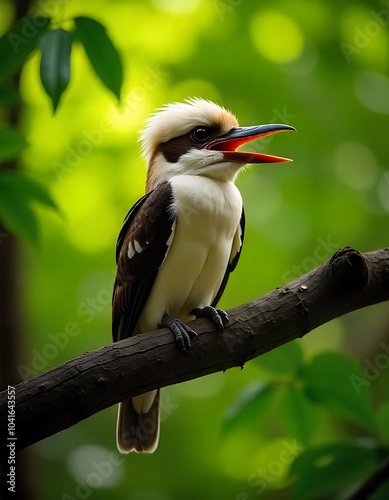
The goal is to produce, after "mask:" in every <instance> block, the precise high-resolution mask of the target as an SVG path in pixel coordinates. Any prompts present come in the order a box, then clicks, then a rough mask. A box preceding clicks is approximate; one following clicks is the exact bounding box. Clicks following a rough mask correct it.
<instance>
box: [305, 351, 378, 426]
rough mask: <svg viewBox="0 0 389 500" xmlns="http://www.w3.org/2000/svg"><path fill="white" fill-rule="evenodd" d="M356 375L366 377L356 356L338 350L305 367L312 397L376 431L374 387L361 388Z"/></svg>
mask: <svg viewBox="0 0 389 500" xmlns="http://www.w3.org/2000/svg"><path fill="white" fill-rule="evenodd" d="M355 377H357V378H361V379H363V373H362V368H361V366H360V365H359V363H357V361H355V360H354V359H352V358H350V357H349V356H346V355H344V354H340V353H335V352H331V353H330V352H328V353H323V354H319V355H318V356H316V357H315V358H314V359H313V360H312V362H311V364H310V365H308V366H307V367H306V369H305V371H304V379H305V384H306V385H305V386H306V393H307V395H308V396H309V397H310V398H311V400H312V401H315V402H317V403H321V404H323V405H325V406H327V407H328V408H329V409H330V410H331V411H333V412H334V413H336V414H337V415H339V416H341V417H345V418H347V419H349V420H352V421H354V422H356V423H358V424H360V425H362V426H364V427H365V428H366V429H368V430H369V431H373V432H375V431H376V430H377V425H376V422H375V419H374V416H373V412H372V406H371V397H370V396H371V395H370V391H368V390H363V391H360V390H358V388H359V386H358V387H356V386H355V383H354V382H355ZM364 389H366V388H365V387H364Z"/></svg>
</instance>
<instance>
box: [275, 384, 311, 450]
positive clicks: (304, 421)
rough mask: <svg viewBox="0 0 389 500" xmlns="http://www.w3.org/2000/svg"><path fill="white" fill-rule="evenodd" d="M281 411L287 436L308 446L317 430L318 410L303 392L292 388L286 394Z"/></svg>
mask: <svg viewBox="0 0 389 500" xmlns="http://www.w3.org/2000/svg"><path fill="white" fill-rule="evenodd" d="M280 410H281V414H280V417H281V421H282V423H283V426H284V429H285V431H286V432H285V434H287V435H290V436H294V437H296V438H297V439H298V440H299V441H300V442H301V443H303V444H304V445H307V444H308V443H309V442H310V440H311V439H312V437H313V434H314V432H315V430H316V428H317V419H318V411H317V408H316V407H315V406H314V405H313V404H312V403H311V401H310V400H309V399H307V397H306V396H305V395H304V393H303V392H302V391H301V390H298V389H294V388H290V389H287V392H285V395H284V397H283V399H282V401H281V408H280Z"/></svg>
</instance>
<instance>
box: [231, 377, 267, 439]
mask: <svg viewBox="0 0 389 500" xmlns="http://www.w3.org/2000/svg"><path fill="white" fill-rule="evenodd" d="M275 392H276V391H275V386H274V385H273V384H269V383H264V382H253V383H251V384H249V385H248V386H247V387H246V389H245V390H243V391H242V393H241V394H240V395H239V397H238V398H237V399H236V401H235V402H234V403H233V404H232V405H231V406H230V407H229V408H228V410H227V411H226V414H225V420H224V423H223V432H225V433H228V432H230V431H232V430H234V429H241V428H244V426H245V425H247V424H250V423H252V422H255V421H258V420H259V419H260V417H261V416H262V415H263V414H265V413H266V412H267V410H268V408H269V406H270V404H271V402H272V401H273V397H274V395H275Z"/></svg>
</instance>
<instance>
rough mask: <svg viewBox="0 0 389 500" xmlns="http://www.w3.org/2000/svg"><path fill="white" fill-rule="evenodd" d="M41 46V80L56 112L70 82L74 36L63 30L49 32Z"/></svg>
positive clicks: (42, 39)
mask: <svg viewBox="0 0 389 500" xmlns="http://www.w3.org/2000/svg"><path fill="white" fill-rule="evenodd" d="M39 45H40V47H41V49H42V59H41V66H40V74H41V80H42V84H43V87H44V89H45V90H46V92H47V94H48V96H49V97H50V98H51V100H52V101H53V110H54V112H55V110H56V109H57V106H58V104H59V100H60V98H61V95H62V93H63V92H64V90H65V89H66V87H67V85H68V83H69V80H70V52H71V49H72V36H71V34H70V33H69V32H68V31H65V30H63V29H58V30H54V31H49V32H48V33H46V34H45V35H43V37H42V38H41V41H40V43H39Z"/></svg>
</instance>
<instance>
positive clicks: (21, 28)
mask: <svg viewBox="0 0 389 500" xmlns="http://www.w3.org/2000/svg"><path fill="white" fill-rule="evenodd" d="M50 21H51V20H50V18H48V17H40V16H31V17H23V18H22V19H20V20H19V21H18V22H17V23H16V24H15V25H14V26H13V27H12V28H11V29H10V30H9V31H7V33H4V35H3V36H2V37H1V38H0V54H1V65H0V78H6V77H8V76H11V75H12V74H13V73H15V72H16V71H17V70H18V69H19V68H20V67H21V66H22V64H23V63H24V61H25V60H26V59H27V57H28V56H29V55H30V54H31V52H32V51H33V50H34V49H35V48H36V47H37V45H38V42H39V39H40V38H41V36H42V35H43V34H44V33H45V32H46V31H47V29H48V26H49V24H50Z"/></svg>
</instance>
